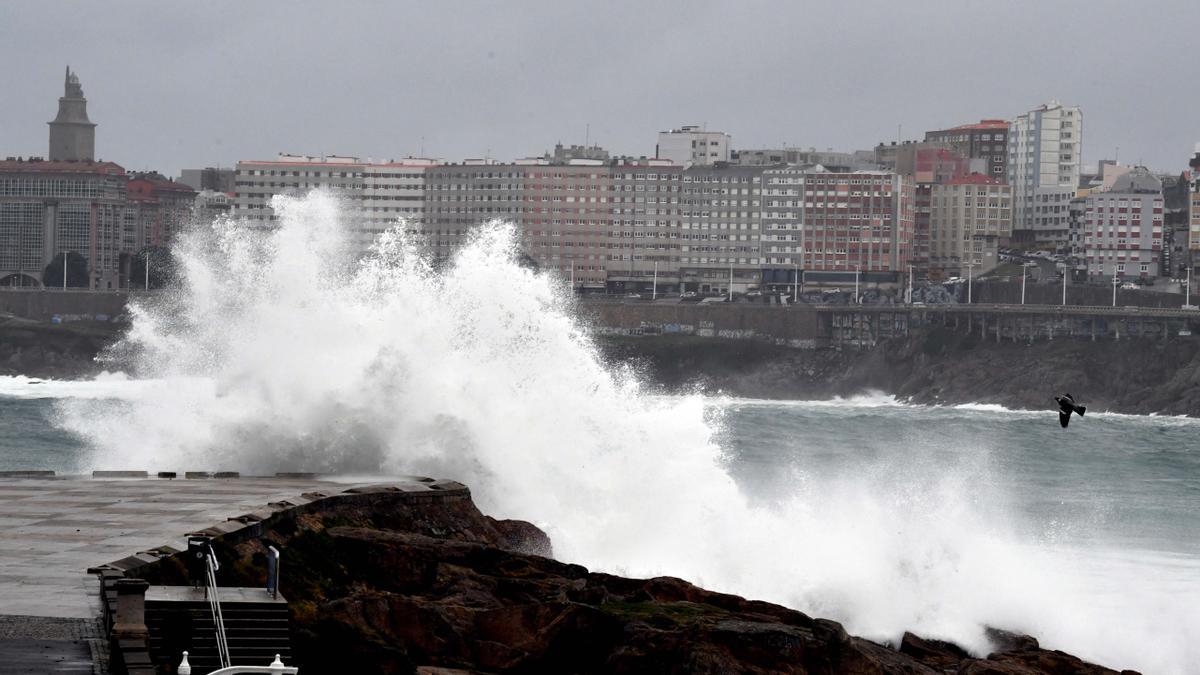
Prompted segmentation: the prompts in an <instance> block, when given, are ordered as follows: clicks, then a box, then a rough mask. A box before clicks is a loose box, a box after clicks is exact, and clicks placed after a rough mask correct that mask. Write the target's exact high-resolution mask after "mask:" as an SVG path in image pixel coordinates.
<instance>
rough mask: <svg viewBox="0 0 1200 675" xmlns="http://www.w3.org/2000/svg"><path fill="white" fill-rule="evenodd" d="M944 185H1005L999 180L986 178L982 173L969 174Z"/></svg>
mask: <svg viewBox="0 0 1200 675" xmlns="http://www.w3.org/2000/svg"><path fill="white" fill-rule="evenodd" d="M945 184H946V185H1005V184H1006V183H1005V182H1004V181H1002V180H1000V179H999V178H993V177H991V176H986V175H984V174H982V173H971V174H967V175H965V176H959V177H958V178H952V179H950V180H948V181H946V183H945Z"/></svg>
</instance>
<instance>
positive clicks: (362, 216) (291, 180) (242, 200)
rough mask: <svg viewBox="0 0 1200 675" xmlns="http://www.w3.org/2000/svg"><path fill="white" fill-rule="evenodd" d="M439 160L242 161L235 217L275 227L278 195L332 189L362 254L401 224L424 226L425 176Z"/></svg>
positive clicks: (330, 158)
mask: <svg viewBox="0 0 1200 675" xmlns="http://www.w3.org/2000/svg"><path fill="white" fill-rule="evenodd" d="M435 165H436V162H434V161H433V160H428V159H416V158H409V159H405V160H400V161H387V162H364V161H361V160H359V159H358V158H357V157H339V156H326V157H310V156H305V155H288V154H281V155H280V156H279V157H278V158H277V159H275V160H270V161H240V162H238V163H237V168H236V170H235V185H234V188H235V189H234V199H233V210H232V214H233V216H234V217H236V218H240V219H244V220H245V221H246V222H248V223H249V224H250V225H251V226H258V227H271V226H273V224H274V222H275V220H276V215H275V212H274V210H273V209H272V208H271V200H272V199H273V198H274V197H275V196H276V195H292V196H298V195H303V194H305V193H307V192H309V191H310V190H314V189H323V190H328V191H329V192H330V193H332V194H333V195H335V196H337V197H338V198H339V199H341V200H342V201H343V202H344V203H345V205H346V211H345V212H344V215H345V217H346V218H347V219H348V221H349V224H350V227H351V229H352V230H353V232H354V237H353V238H352V241H351V245H354V246H357V247H358V248H360V249H361V250H366V248H367V247H369V246H370V244H371V243H372V242H373V241H374V240H375V238H376V237H377V236H378V235H379V234H380V233H382V232H383V231H384V230H386V229H388V228H389V227H392V226H393V225H395V224H396V223H398V222H401V221H405V222H408V223H419V222H420V221H421V219H422V218H423V216H424V210H425V172H426V170H427V169H429V168H430V167H432V166H435Z"/></svg>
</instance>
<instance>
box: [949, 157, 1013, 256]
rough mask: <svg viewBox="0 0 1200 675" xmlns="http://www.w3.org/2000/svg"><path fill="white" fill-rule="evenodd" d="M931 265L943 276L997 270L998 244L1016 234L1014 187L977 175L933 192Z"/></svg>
mask: <svg viewBox="0 0 1200 675" xmlns="http://www.w3.org/2000/svg"><path fill="white" fill-rule="evenodd" d="M930 191H931V199H930V221H929V222H930V231H929V266H930V268H931V269H933V270H937V272H938V275H939V276H940V277H965V276H967V274H968V271H967V270H968V267H970V269H971V272H972V273H973V274H977V275H978V274H983V273H985V272H988V271H990V270H992V269H994V268H995V267H996V266H997V265H998V264H999V261H1000V257H999V248H1000V242H1001V241H1003V240H1005V239H1007V238H1008V237H1009V236H1010V235H1011V234H1012V187H1011V186H1009V185H1008V184H1006V183H1005V182H1004V181H1003V180H1001V179H999V178H996V177H992V176H986V175H983V174H979V173H973V174H970V175H967V176H960V177H957V178H951V179H949V180H946V181H943V182H941V183H937V184H933V185H932V186H931V188H930Z"/></svg>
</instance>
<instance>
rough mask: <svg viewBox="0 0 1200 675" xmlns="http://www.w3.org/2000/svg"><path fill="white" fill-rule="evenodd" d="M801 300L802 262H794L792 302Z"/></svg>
mask: <svg viewBox="0 0 1200 675" xmlns="http://www.w3.org/2000/svg"><path fill="white" fill-rule="evenodd" d="M798 302H800V264H799V263H795V262H793V263H792V304H793V305H794V304H796V303H798Z"/></svg>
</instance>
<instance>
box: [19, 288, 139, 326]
mask: <svg viewBox="0 0 1200 675" xmlns="http://www.w3.org/2000/svg"><path fill="white" fill-rule="evenodd" d="M137 296H138V294H134V295H133V296H131V295H130V294H129V293H124V292H114V293H106V292H98V291H62V290H58V291H55V290H45V291H43V290H16V289H14V290H8V289H0V313H6V314H13V315H16V316H19V317H21V318H24V319H34V320H37V321H49V320H50V319H51V318H53V317H55V316H59V317H62V318H63V319H65V320H68V321H70V320H88V321H93V320H97V319H98V318H99V320H101V321H104V320H111V319H112V318H113V317H118V316H120V315H122V314H124V313H125V304H126V302H127V301H128V300H129V298H130V297H137Z"/></svg>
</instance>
